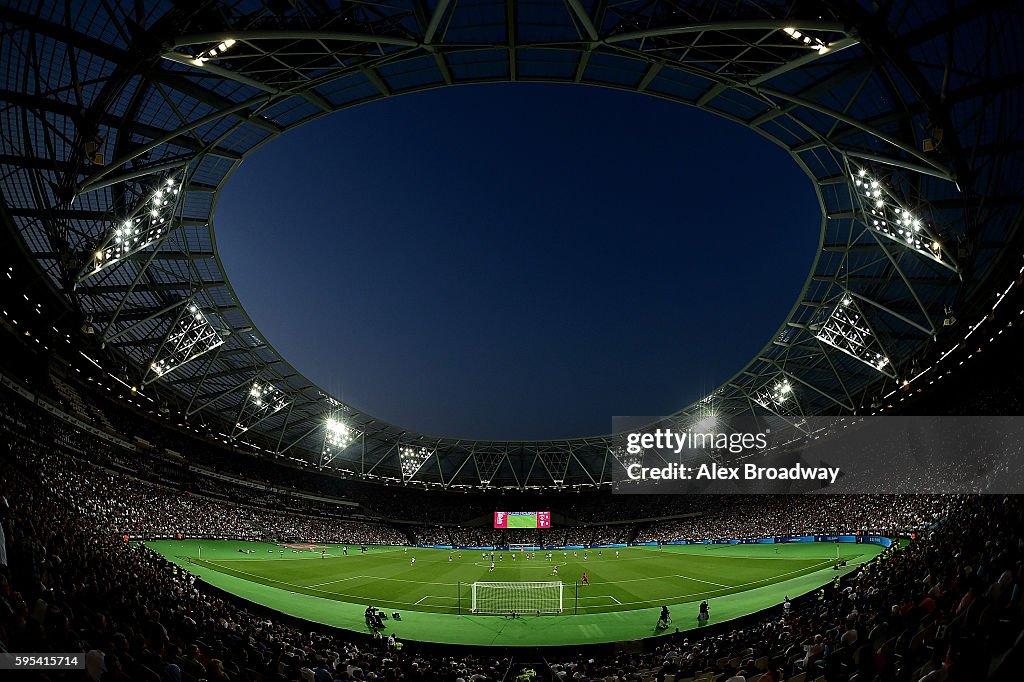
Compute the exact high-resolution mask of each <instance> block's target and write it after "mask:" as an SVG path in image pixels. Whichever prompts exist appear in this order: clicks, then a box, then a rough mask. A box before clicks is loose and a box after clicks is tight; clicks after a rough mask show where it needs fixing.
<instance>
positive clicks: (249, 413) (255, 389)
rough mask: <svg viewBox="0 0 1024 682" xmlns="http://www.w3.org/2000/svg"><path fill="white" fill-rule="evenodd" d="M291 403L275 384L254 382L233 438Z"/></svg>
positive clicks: (243, 405)
mask: <svg viewBox="0 0 1024 682" xmlns="http://www.w3.org/2000/svg"><path fill="white" fill-rule="evenodd" d="M290 402H291V400H290V399H289V397H288V396H287V395H286V394H285V393H284V392H283V391H281V390H279V389H278V388H277V387H275V386H274V385H273V384H270V383H268V382H261V381H260V380H259V379H257V380H255V381H253V382H252V386H251V387H250V388H249V392H248V394H247V395H246V396H245V399H244V400H243V401H242V405H241V407H240V408H239V412H238V418H237V419H236V420H235V427H234V429H233V430H232V432H231V438H236V437H238V436H239V435H240V434H242V433H244V432H246V431H248V430H249V429H251V428H252V427H253V426H255V425H256V424H258V423H259V422H261V421H263V420H264V419H266V418H267V417H270V416H271V415H274V414H276V413H277V412H280V411H281V410H283V409H284V408H285V407H287V406H288V404H289V403H290Z"/></svg>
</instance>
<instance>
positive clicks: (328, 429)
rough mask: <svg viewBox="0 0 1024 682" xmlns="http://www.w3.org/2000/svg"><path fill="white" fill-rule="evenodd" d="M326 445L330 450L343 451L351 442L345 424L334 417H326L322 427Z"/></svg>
mask: <svg viewBox="0 0 1024 682" xmlns="http://www.w3.org/2000/svg"><path fill="white" fill-rule="evenodd" d="M324 432H325V434H326V441H327V442H326V444H327V446H329V447H330V448H332V449H338V450H341V449H344V448H345V447H347V446H348V444H349V443H351V442H352V432H351V430H350V429H349V428H348V425H347V424H345V422H343V421H341V420H340V419H337V418H335V417H328V418H327V423H326V424H325V425H324Z"/></svg>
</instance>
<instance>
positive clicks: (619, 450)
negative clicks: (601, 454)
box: [608, 445, 644, 470]
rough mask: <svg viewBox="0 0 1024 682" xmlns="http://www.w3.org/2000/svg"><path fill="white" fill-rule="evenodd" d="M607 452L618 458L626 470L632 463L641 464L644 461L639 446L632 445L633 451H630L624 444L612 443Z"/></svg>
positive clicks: (641, 449)
mask: <svg viewBox="0 0 1024 682" xmlns="http://www.w3.org/2000/svg"><path fill="white" fill-rule="evenodd" d="M637 450H638V451H637ZM608 454H610V455H611V456H612V457H614V458H615V459H616V460H618V462H619V464H621V465H622V467H623V468H624V469H626V470H628V469H629V467H631V466H633V465H634V464H643V461H644V451H643V448H641V447H640V446H636V447H634V452H630V451H629V447H628V446H626V445H613V446H611V447H610V448H608Z"/></svg>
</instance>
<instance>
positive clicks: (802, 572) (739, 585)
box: [148, 540, 882, 646]
mask: <svg viewBox="0 0 1024 682" xmlns="http://www.w3.org/2000/svg"><path fill="white" fill-rule="evenodd" d="M148 546H149V547H151V548H152V549H154V550H156V551H158V552H160V553H161V554H163V555H164V556H166V557H167V558H169V559H171V560H172V561H175V562H176V563H178V564H180V565H182V566H184V567H186V568H188V570H189V571H191V572H192V573H195V574H196V575H198V576H200V577H201V578H202V579H203V580H205V581H206V582H208V583H210V584H212V585H214V586H216V587H219V588H221V589H224V590H226V591H228V592H231V593H233V594H236V595H238V596H240V597H242V598H245V599H249V600H251V601H253V602H256V603H259V604H262V605H264V606H267V607H269V608H272V609H276V610H278V611H281V612H283V613H287V614H289V615H293V616H297V617H300V618H304V619H306V620H311V621H314V622H319V623H324V624H327V625H333V626H336V627H341V628H346V629H349V630H356V631H362V632H366V631H368V630H367V628H366V626H365V623H364V621H363V610H364V609H365V607H366V606H367V605H370V604H372V605H374V606H378V607H380V608H382V609H386V610H387V611H388V612H391V611H396V610H397V611H400V612H401V613H402V620H401V621H398V622H395V621H391V620H389V621H387V631H388V632H392V631H394V632H395V633H396V634H398V635H399V636H400V637H404V638H406V639H413V640H421V641H431V642H446V643H454V644H475V645H493V644H501V645H510V646H516V645H519V646H544V645H567V644H584V643H595V642H608V641H619V640H630V639H638V638H641V637H648V636H653V635H657V634H660V633H659V632H658V631H655V629H654V625H655V622H656V620H657V617H658V612H659V611H660V608H661V606H662V605H663V604H667V605H668V606H670V607H671V608H672V613H673V618H674V621H675V622H674V623H673V624H672V627H671V628H670V629H669V632H671V631H674V630H675V629H676V628H678V629H680V630H688V629H691V628H695V627H697V626H698V624H697V622H696V616H695V614H696V604H697V603H699V602H700V601H701V600H702V599H707V600H709V602H710V604H711V622H712V623H716V622H722V621H724V620H729V619H732V618H737V617H740V616H744V615H747V614H750V613H753V612H755V611H759V610H761V609H764V608H768V607H770V606H773V605H777V604H778V603H779V602H780V601H781V600H782V599H783V597H785V596H786V595H787V594H788V595H789V596H791V597H794V596H797V595H799V594H804V593H806V592H809V591H811V590H813V589H815V588H817V587H819V586H821V585H823V584H825V583H827V582H829V581H830V580H832V579H833V578H834V577H835V575H836V574H837V572H836V571H835V570H833V569H832V567H831V566H832V562H833V561H834V559H835V556H836V545H834V544H832V543H820V544H819V543H792V544H781V545H682V546H666V547H665V548H664V549H663V550H658V549H657V548H653V547H652V548H648V547H629V548H624V549H621V550H619V552H620V556H619V557H618V558H616V556H615V550H614V549H604V550H601V553H600V554H598V552H597V550H591V551H589V552H588V553H587V556H588V558H587V559H586V560H584V558H583V557H584V552H583V551H581V550H577V551H576V552H575V556H574V552H573V551H572V550H569V551H568V552H567V553H563V551H561V550H559V551H556V552H555V558H554V560H552V561H547V560H545V559H544V558H543V556H544V553H543V552H536V553H534V558H533V559H526V558H525V556H524V555H523V554H519V553H516V554H517V556H516V559H512V553H511V552H496V554H500V555H503V557H504V558H503V559H500V560H496V561H495V564H496V567H495V570H494V572H489V571H488V568H489V566H490V559H484V558H483V552H480V551H470V550H463V551H462V552H461V558H459V554H460V553H459V552H458V551H457V550H456V551H455V552H449V551H447V550H433V549H420V548H408V549H405V548H402V547H371V548H370V549H369V551H368V552H367V553H365V554H363V553H360V552H359V548H358V546H355V547H353V546H349V554H348V556H345V555H344V554H343V551H342V546H341V545H328V546H325V547H326V558H321V554H320V552H321V550H320V549H319V548H317V549H314V550H293V549H291V548H284V554H282V553H281V550H282V547H280V546H278V545H270V544H265V543H247V542H239V541H211V540H204V541H185V542H182V541H173V540H167V541H157V542H150V543H148ZM318 547H319V546H318ZM239 549H246V550H254V553H251V554H243V553H240V552H239ZM881 550H882V548H881V547H878V546H875V545H858V544H841V545H839V553H840V556H841V557H843V558H845V559H847V560H848V561H849V562H850V568H851V569H852V568H853V567H854V566H856V564H858V563H860V562H863V561H867V560H870V559H871V558H873V557H874V556H876V555H877V554H878V553H879V552H880V551H881ZM450 555H451V556H452V558H453V560H452V561H449V560H448V559H449V556H450ZM412 557H416V563H415V565H412V564H411V558H412ZM553 564H557V565H558V567H559V575H558V576H557V577H554V576H552V575H551V572H552V565H553ZM847 570H850V569H847ZM583 571H586V572H587V573H588V574H589V577H590V585H588V586H579V587H577V585H576V581H578V580H579V578H580V576H581V574H582V573H583ZM549 580H561V581H562V582H563V583H565V588H564V595H563V606H564V609H565V612H564V613H563V614H562V615H557V616H555V615H553V616H539V617H537V616H526V617H524V618H522V619H516V620H508V619H505V618H502V617H499V616H482V615H470V614H469V608H470V603H471V584H472V583H473V582H474V581H506V582H519V581H549ZM577 593H578V595H579V596H578V599H577V596H576V595H577ZM460 609H461V615H460V613H459V612H460Z"/></svg>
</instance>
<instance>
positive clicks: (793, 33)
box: [782, 26, 829, 54]
mask: <svg viewBox="0 0 1024 682" xmlns="http://www.w3.org/2000/svg"><path fill="white" fill-rule="evenodd" d="M782 32H783V33H785V34H786V35H788V36H789V37H790V38H792V39H793V42H795V43H797V44H798V45H801V46H803V47H806V48H807V49H809V50H814V51H815V52H817V53H818V54H825V53H826V52H828V49H829V48H828V43H826V42H825V41H824V40H821V39H820V38H816V37H814V36H809V35H807V34H806V33H804V32H803V31H801V30H800V29H797V28H793V27H791V26H787V27H786V28H784V29H782Z"/></svg>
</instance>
